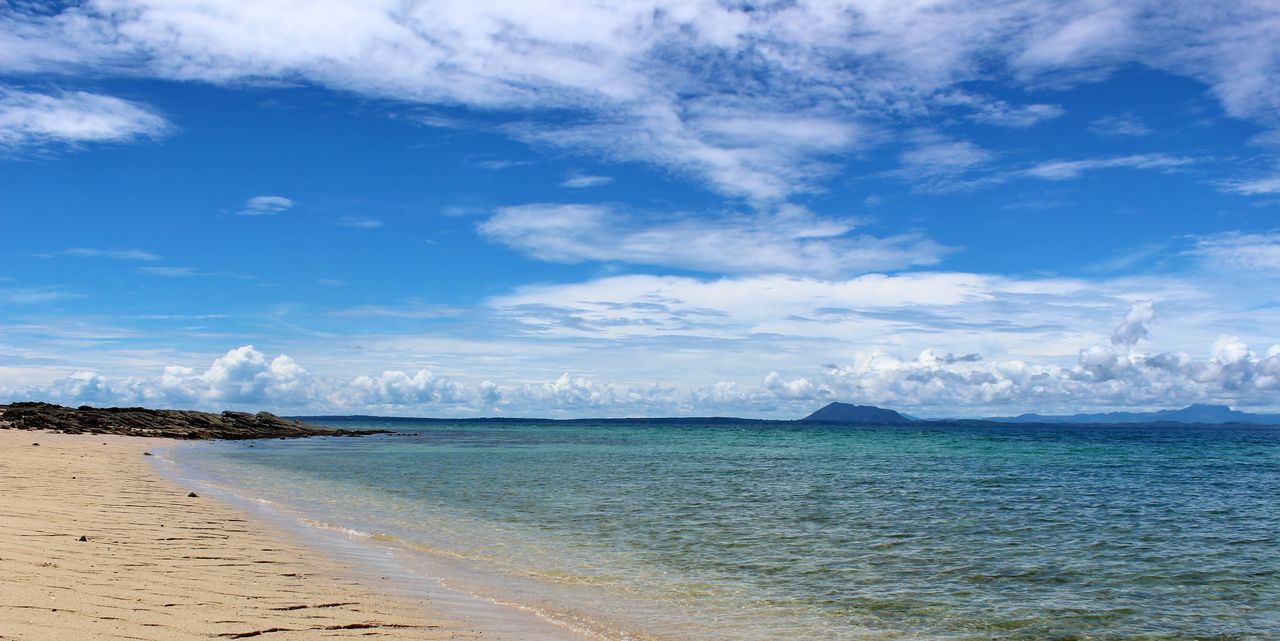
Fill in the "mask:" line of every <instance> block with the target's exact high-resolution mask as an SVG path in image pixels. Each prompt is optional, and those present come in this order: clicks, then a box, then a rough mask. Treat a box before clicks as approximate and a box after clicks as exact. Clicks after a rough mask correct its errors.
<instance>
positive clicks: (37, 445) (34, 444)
mask: <svg viewBox="0 0 1280 641" xmlns="http://www.w3.org/2000/svg"><path fill="white" fill-rule="evenodd" d="M31 447H40V444H39V443H32V444H31Z"/></svg>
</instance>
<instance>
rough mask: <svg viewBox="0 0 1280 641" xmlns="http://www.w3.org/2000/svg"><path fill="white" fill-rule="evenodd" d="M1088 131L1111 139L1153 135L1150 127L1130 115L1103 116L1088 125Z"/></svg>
mask: <svg viewBox="0 0 1280 641" xmlns="http://www.w3.org/2000/svg"><path fill="white" fill-rule="evenodd" d="M1089 131H1091V132H1093V133H1095V134H1098V135H1099V136H1113V137H1124V136H1129V137H1138V136H1150V135H1151V134H1153V133H1155V132H1154V131H1153V130H1152V129H1151V128H1150V127H1148V126H1147V125H1146V124H1145V123H1143V122H1142V119H1141V118H1139V117H1138V116H1136V115H1134V114H1132V113H1124V114H1119V115H1115V116H1103V117H1101V118H1097V119H1095V120H1094V121H1093V122H1091V123H1089Z"/></svg>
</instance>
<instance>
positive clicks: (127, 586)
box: [0, 429, 483, 641]
mask: <svg viewBox="0 0 1280 641" xmlns="http://www.w3.org/2000/svg"><path fill="white" fill-rule="evenodd" d="M32 443H39V445H38V446H35V445H32ZM170 443H171V441H166V440H162V439H150V438H131V437H120V436H98V435H62V434H53V433H48V432H32V431H18V430H6V429H0V639H5V640H9V639H37V640H43V639H48V640H50V641H66V640H76V639H155V640H157V641H170V640H174V641H178V640H184V639H245V638H261V639H272V640H290V641H291V640H300V639H338V638H375V639H478V638H483V637H482V635H481V634H480V633H479V632H477V631H476V630H475V629H473V628H471V627H470V626H469V625H468V624H466V623H464V622H460V621H456V620H455V621H450V620H448V619H447V618H446V617H444V616H440V615H439V613H437V612H436V611H435V610H434V608H433V604H432V603H431V602H428V601H425V600H415V599H413V598H407V597H404V596H396V597H392V596H389V595H387V594H385V593H383V592H382V591H380V590H379V589H378V586H377V585H376V581H362V580H359V579H355V578H351V577H353V576H357V573H356V572H354V571H350V570H351V569H350V568H345V567H344V566H343V565H342V564H340V563H339V562H336V561H333V560H330V559H327V558H323V557H322V556H321V555H320V554H319V553H317V552H315V551H312V550H310V549H307V548H305V547H303V546H302V545H301V544H300V543H298V542H296V541H292V540H290V538H289V536H288V535H287V534H286V533H283V532H277V531H273V530H271V529H270V527H269V526H266V525H264V524H261V523H258V522H256V521H252V520H247V519H246V516H245V515H244V514H241V513H240V512H238V511H236V510H235V509H233V508H232V507H229V506H226V505H224V504H221V503H218V502H216V501H214V500H212V499H208V498H205V497H191V496H188V494H189V493H190V489H189V488H183V487H179V486H178V485H177V484H175V483H174V482H172V481H169V480H167V479H165V478H163V477H162V476H160V475H159V474H158V473H157V472H156V471H155V470H153V469H152V468H151V466H150V464H149V463H148V461H147V458H146V456H145V454H144V452H146V451H147V450H149V449H152V448H159V447H164V446H166V445H168V444H170ZM82 537H83V540H82Z"/></svg>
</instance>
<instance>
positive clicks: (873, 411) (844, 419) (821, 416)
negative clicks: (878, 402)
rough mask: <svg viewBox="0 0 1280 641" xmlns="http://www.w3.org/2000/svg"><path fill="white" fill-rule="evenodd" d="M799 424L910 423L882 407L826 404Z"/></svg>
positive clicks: (901, 416) (903, 417)
mask: <svg viewBox="0 0 1280 641" xmlns="http://www.w3.org/2000/svg"><path fill="white" fill-rule="evenodd" d="M800 422H801V423H864V424H871V425H896V424H899V423H910V422H911V419H909V418H907V417H905V416H903V415H901V414H899V413H897V412H895V411H893V410H887V409H884V408H883V407H875V406H873V405H851V404H849V403H828V404H827V405H826V406H825V407H823V408H822V409H820V410H818V411H816V412H814V413H812V414H810V415H808V416H806V417H804V418H802V419H800Z"/></svg>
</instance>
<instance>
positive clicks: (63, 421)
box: [0, 403, 385, 440]
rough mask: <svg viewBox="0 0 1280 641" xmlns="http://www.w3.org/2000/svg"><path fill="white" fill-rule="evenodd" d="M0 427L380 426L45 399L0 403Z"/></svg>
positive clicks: (165, 430) (245, 435) (253, 431)
mask: <svg viewBox="0 0 1280 641" xmlns="http://www.w3.org/2000/svg"><path fill="white" fill-rule="evenodd" d="M0 428H7V429H20V430H52V431H55V432H61V433H63V434H118V435H122V436H156V437H162V438H176V439H189V440H199V439H231V440H239V439H251V438H303V437H307V436H363V435H366V434H378V433H385V430H376V431H370V430H339V429H332V428H328V427H320V426H318V425H310V424H307V423H303V422H302V421H297V420H293V419H287V418H281V417H279V416H276V415H275V414H271V413H269V412H258V413H257V414H249V413H247V412H223V413H221V414H210V413H208V412H194V411H189V410H152V409H146V408H142V407H105V408H96V407H88V406H81V407H79V408H71V407H63V406H61V405H51V404H49V403H13V404H12V405H0Z"/></svg>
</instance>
